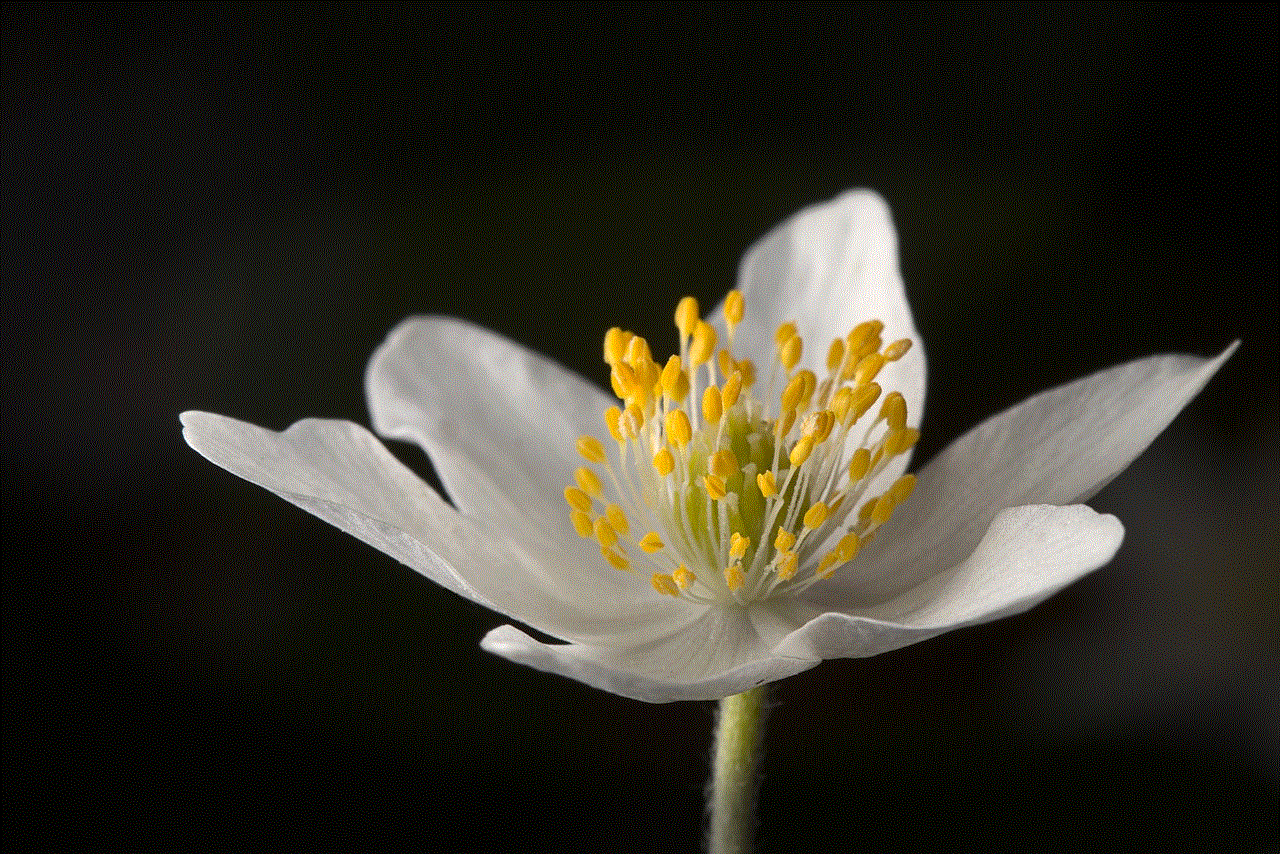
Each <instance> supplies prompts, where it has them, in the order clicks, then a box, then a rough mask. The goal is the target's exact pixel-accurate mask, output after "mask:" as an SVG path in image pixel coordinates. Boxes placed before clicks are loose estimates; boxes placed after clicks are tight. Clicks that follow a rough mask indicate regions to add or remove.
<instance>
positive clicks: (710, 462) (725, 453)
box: [707, 448, 738, 479]
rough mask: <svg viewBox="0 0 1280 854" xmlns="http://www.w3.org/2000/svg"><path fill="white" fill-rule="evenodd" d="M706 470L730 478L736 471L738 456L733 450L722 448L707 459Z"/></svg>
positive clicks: (720, 476) (717, 475)
mask: <svg viewBox="0 0 1280 854" xmlns="http://www.w3.org/2000/svg"><path fill="white" fill-rule="evenodd" d="M707 470H708V471H710V472H711V473H712V474H713V475H715V476H716V477H719V478H726V479H727V478H730V477H733V476H734V475H735V474H737V473H738V458H737V457H736V456H734V454H733V451H731V450H729V449H728V448H722V449H720V450H719V451H716V452H715V453H714V454H712V455H711V456H710V458H708V459H707Z"/></svg>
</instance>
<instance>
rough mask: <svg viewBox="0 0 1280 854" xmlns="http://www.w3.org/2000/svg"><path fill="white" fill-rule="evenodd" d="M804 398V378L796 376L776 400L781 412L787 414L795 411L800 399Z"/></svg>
mask: <svg viewBox="0 0 1280 854" xmlns="http://www.w3.org/2000/svg"><path fill="white" fill-rule="evenodd" d="M803 396H804V377H802V376H801V375H799V374H796V375H795V376H794V377H792V378H791V381H790V382H788V383H787V387H786V388H784V389H783V390H782V396H781V397H780V398H779V399H778V403H779V404H780V405H781V408H782V411H783V412H787V411H789V410H793V409H795V408H796V407H797V406H799V405H800V398H801V397H803Z"/></svg>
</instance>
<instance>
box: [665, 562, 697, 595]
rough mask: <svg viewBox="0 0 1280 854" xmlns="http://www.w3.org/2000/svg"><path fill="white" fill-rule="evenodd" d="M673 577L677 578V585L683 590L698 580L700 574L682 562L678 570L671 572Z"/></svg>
mask: <svg viewBox="0 0 1280 854" xmlns="http://www.w3.org/2000/svg"><path fill="white" fill-rule="evenodd" d="M671 577H672V578H673V579H674V580H675V582H676V586H677V587H679V588H680V589H681V590H688V589H689V587H690V586H691V585H692V584H693V582H695V581H697V580H698V576H696V575H694V574H693V573H692V572H690V571H689V567H687V566H685V565H684V564H680V565H679V566H677V567H676V571H675V572H673V573H671Z"/></svg>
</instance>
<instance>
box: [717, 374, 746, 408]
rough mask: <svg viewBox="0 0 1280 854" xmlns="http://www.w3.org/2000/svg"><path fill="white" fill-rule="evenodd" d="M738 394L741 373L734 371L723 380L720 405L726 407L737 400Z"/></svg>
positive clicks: (739, 392)
mask: <svg viewBox="0 0 1280 854" xmlns="http://www.w3.org/2000/svg"><path fill="white" fill-rule="evenodd" d="M740 394H742V374H740V373H739V372H738V371H734V372H733V373H731V374H729V379H727V380H725V383H724V388H722V389H720V403H721V405H722V406H723V407H724V408H725V409H728V408H729V407H731V406H733V405H734V404H735V403H737V402H738V395H740Z"/></svg>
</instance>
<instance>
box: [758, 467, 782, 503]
mask: <svg viewBox="0 0 1280 854" xmlns="http://www.w3.org/2000/svg"><path fill="white" fill-rule="evenodd" d="M756 486H758V487H760V494H761V495H763V496H764V497H765V498H772V497H773V496H775V495H777V494H778V482H777V481H776V480H775V479H774V476H773V471H772V470H770V471H762V472H760V474H758V475H756Z"/></svg>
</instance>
